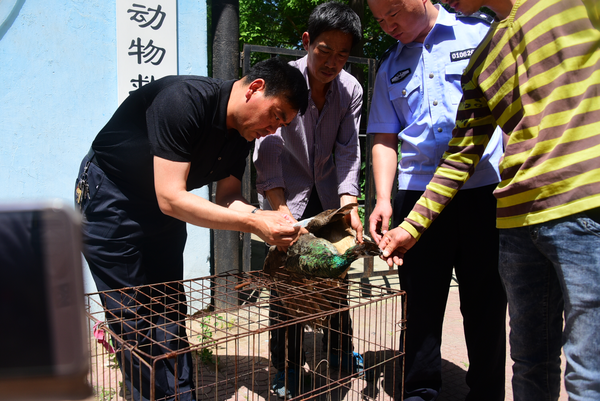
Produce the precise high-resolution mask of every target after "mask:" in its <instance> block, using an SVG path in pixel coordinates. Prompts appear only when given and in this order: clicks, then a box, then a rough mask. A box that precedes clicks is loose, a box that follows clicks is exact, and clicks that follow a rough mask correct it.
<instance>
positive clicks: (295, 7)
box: [240, 0, 395, 58]
mask: <svg viewBox="0 0 600 401" xmlns="http://www.w3.org/2000/svg"><path fill="white" fill-rule="evenodd" d="M324 1H325V0H240V46H243V45H244V44H245V43H248V44H253V45H261V46H271V47H283V48H287V49H302V43H301V38H302V33H304V32H305V31H306V28H307V22H308V17H309V15H310V13H311V11H312V10H313V8H314V7H315V6H316V5H318V4H320V3H323V2H324ZM338 1H340V2H341V3H345V4H350V1H349V0H338ZM354 3H355V4H353V5H352V6H355V7H356V6H357V4H358V7H362V9H363V13H362V15H364V18H362V19H363V21H362V27H363V42H362V44H361V45H362V46H360V47H361V48H362V51H361V50H360V49H358V54H355V55H357V56H361V57H370V58H378V57H379V56H380V55H381V54H382V53H383V52H384V51H385V50H386V49H387V48H388V47H389V46H391V45H392V44H393V43H394V42H395V41H394V39H393V38H391V37H389V36H388V35H386V34H385V33H384V32H383V31H382V30H381V28H379V25H378V24H377V22H376V21H375V20H374V18H373V15H372V14H371V11H370V10H369V8H368V6H367V2H366V0H362V1H356V0H354ZM360 14H361V13H359V15H360Z"/></svg>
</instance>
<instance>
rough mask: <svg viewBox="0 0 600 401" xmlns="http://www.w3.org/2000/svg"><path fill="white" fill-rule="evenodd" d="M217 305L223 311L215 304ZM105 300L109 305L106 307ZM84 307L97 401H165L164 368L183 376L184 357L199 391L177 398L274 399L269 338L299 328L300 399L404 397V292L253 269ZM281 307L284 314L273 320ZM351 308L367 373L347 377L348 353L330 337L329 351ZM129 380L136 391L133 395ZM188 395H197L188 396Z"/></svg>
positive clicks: (90, 299)
mask: <svg viewBox="0 0 600 401" xmlns="http://www.w3.org/2000/svg"><path fill="white" fill-rule="evenodd" d="M213 298H218V299H219V303H218V304H219V305H221V306H220V307H217V308H215V307H213V304H214V302H213ZM100 299H104V300H105V301H106V300H107V299H108V300H110V301H111V302H106V303H105V306H106V307H104V306H103V305H102V304H101V302H100ZM86 303H87V313H88V317H89V330H90V350H91V363H90V366H91V369H90V374H89V382H90V385H91V386H92V387H93V389H94V396H95V399H97V400H102V401H109V400H120V399H125V400H130V399H138V398H139V397H143V398H146V399H149V400H152V401H154V400H160V399H166V397H164V396H161V395H159V394H158V392H157V391H156V390H155V387H156V386H158V385H159V384H158V383H159V382H160V380H161V378H160V377H156V376H157V375H156V373H155V371H156V367H157V366H159V365H161V364H163V365H164V364H165V363H168V364H169V366H170V368H171V370H172V371H173V372H174V374H175V376H176V377H177V375H178V374H180V373H181V372H182V371H183V370H184V369H185V366H184V361H185V360H186V358H188V360H191V361H192V366H193V381H194V384H193V387H194V388H195V390H191V389H190V388H188V389H187V390H184V389H180V388H179V389H178V388H175V391H176V394H177V395H176V396H175V399H180V398H182V399H183V398H184V399H189V397H190V395H191V396H192V397H193V398H192V399H198V400H230V399H231V400H276V399H277V397H276V395H275V394H274V393H273V392H272V391H271V390H270V387H271V383H272V381H273V379H274V377H275V375H276V373H277V370H276V369H275V368H273V364H272V362H273V361H272V359H271V358H272V357H271V353H270V352H269V351H270V348H269V342H270V331H271V330H274V329H278V328H279V329H281V328H283V329H285V330H284V332H285V339H286V340H287V339H288V335H289V332H290V331H291V328H292V327H294V326H295V325H297V324H299V325H300V327H302V330H303V335H302V336H300V347H301V349H302V351H300V352H302V353H303V355H298V356H297V358H292V356H291V355H289V354H288V351H286V354H285V368H284V369H285V371H286V372H288V373H291V370H290V368H291V364H290V360H292V359H295V360H301V359H302V363H303V364H302V366H301V367H300V368H298V369H296V370H295V371H294V373H293V374H294V375H296V376H295V378H294V379H295V380H296V382H297V383H298V384H297V394H296V396H295V397H294V399H315V400H317V399H319V400H320V399H322V400H369V399H374V400H375V399H376V400H401V399H402V386H403V379H402V367H401V364H402V360H403V358H401V357H402V356H403V355H404V350H403V344H404V341H403V337H404V331H405V316H406V310H405V309H406V301H405V293H404V292H403V291H399V290H394V289H391V288H387V287H380V286H375V285H370V284H365V283H361V282H356V281H351V280H350V281H343V280H332V279H327V280H323V279H319V280H307V279H304V278H299V277H293V276H288V275H285V274H282V273H277V274H274V275H267V274H265V273H263V272H251V273H235V274H231V273H228V274H221V275H217V276H210V277H203V278H199V279H193V280H182V281H176V282H169V283H161V284H154V285H149V286H141V287H131V288H124V289H121V290H116V291H108V292H99V293H92V294H86ZM275 305H278V306H279V308H280V309H279V313H278V314H277V315H276V316H275V317H274V316H271V318H270V317H269V309H270V307H271V308H273V307H275ZM346 311H347V315H348V316H349V317H350V319H351V322H352V327H353V333H352V346H353V349H354V351H355V352H358V353H360V354H361V355H362V356H363V358H364V371H362V372H355V373H352V371H350V372H347V371H346V370H345V369H344V361H343V360H342V364H340V363H339V361H340V359H339V358H340V355H343V352H341V353H337V350H335V349H333V350H332V349H330V347H327V346H324V345H323V340H324V339H323V337H327V338H326V340H329V343H330V344H331V340H332V337H333V336H340V337H339V338H342V337H341V335H342V333H341V332H340V330H339V329H337V328H336V327H334V325H332V324H331V322H332V320H333V319H335V316H339V315H340V314H341V313H340V312H346ZM169 326H170V327H171V328H172V327H176V330H175V332H176V333H178V334H177V335H175V336H174V335H172V334H168V333H167V332H168V331H170V332H171V333H173V330H168V327H169ZM401 338H402V341H401ZM336 359H337V363H335V362H336ZM336 365H337V366H336ZM123 375H125V376H126V378H124V377H123ZM142 375H146V377H148V378H149V380H147V379H142ZM290 376H291V375H288V376H287V378H286V380H285V385H286V386H288V385H290V384H289V383H288V381H289V380H291V379H290ZM126 382H127V383H134V387H135V388H137V390H135V389H134V390H133V394H132V388H131V386H130V385H125V383H126ZM141 382H146V383H145V385H140V384H139V383H141ZM175 387H177V386H176V385H175ZM136 391H139V392H140V394H138V393H137V392H136ZM186 392H187V393H190V394H189V395H188V396H187V397H184V394H185V393H186ZM161 397H162V398H161ZM169 399H173V397H172V396H171V397H170V398H169Z"/></svg>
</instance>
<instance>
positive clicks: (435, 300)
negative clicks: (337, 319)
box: [394, 185, 506, 401]
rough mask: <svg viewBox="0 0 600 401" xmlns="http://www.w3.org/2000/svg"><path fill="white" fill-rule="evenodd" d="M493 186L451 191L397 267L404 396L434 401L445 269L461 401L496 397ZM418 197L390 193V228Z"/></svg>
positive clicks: (502, 346)
mask: <svg viewBox="0 0 600 401" xmlns="http://www.w3.org/2000/svg"><path fill="white" fill-rule="evenodd" d="M494 188H495V186H494V185H491V186H486V187H481V188H476V189H466V190H461V191H459V192H458V194H457V195H456V197H455V198H454V199H453V200H452V202H450V204H449V205H448V206H447V207H446V209H445V210H444V211H443V212H442V213H441V214H440V216H439V217H438V218H437V219H436V220H435V222H434V223H433V224H432V225H431V227H430V228H429V229H428V230H427V231H426V232H425V233H424V234H423V236H422V237H421V239H420V240H419V241H418V242H417V244H416V245H415V246H414V247H413V248H411V249H410V250H409V251H408V252H407V253H406V255H405V258H404V264H403V265H402V266H400V271H399V274H400V286H401V288H402V289H403V290H405V291H406V295H407V296H406V299H407V324H406V327H407V330H406V348H405V351H406V359H405V371H404V375H405V394H404V400H405V401H408V400H410V401H413V400H434V399H436V398H437V396H438V394H439V392H440V390H441V387H442V375H441V370H442V369H441V363H442V356H441V352H440V347H441V342H442V324H443V321H444V312H445V309H446V302H447V300H448V291H449V286H450V281H451V279H452V269H453V268H454V269H455V271H456V276H457V280H458V282H459V291H460V309H461V313H462V315H463V319H464V332H465V339H466V343H467V350H468V356H469V368H468V372H467V376H466V382H467V385H468V386H469V388H470V391H469V394H468V396H467V398H466V400H469V401H471V400H485V401H495V400H498V401H501V400H504V388H505V381H504V372H505V358H506V330H505V326H506V295H505V292H504V288H503V286H502V283H501V281H500V276H499V274H498V230H497V229H496V228H495V227H496V217H495V216H496V199H495V198H494V196H493V194H492V191H493V189H494ZM421 194H422V192H419V191H399V192H398V194H397V195H396V197H395V199H394V227H396V226H397V225H398V224H400V223H401V222H402V221H403V220H404V217H406V216H407V215H408V213H409V212H410V211H411V209H412V208H413V206H414V205H415V203H416V201H417V200H418V199H419V197H420V196H421Z"/></svg>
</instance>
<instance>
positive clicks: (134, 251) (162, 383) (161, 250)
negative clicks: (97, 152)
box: [79, 155, 193, 400]
mask: <svg viewBox="0 0 600 401" xmlns="http://www.w3.org/2000/svg"><path fill="white" fill-rule="evenodd" d="M89 158H90V155H88V156H87V157H86V158H84V160H83V162H82V165H81V169H80V172H79V177H81V174H82V171H83V167H84V166H85V164H86V162H87V161H88V160H89ZM88 184H89V187H90V199H88V200H86V201H85V202H84V204H83V210H82V212H83V231H82V233H83V254H84V256H85V258H86V260H87V262H88V265H89V267H90V270H91V272H92V276H93V278H94V281H95V282H96V287H97V289H98V291H109V290H114V289H120V288H124V287H133V286H141V285H147V284H157V283H164V282H168V281H175V280H181V279H183V248H184V245H185V241H186V237H187V234H186V228H185V223H183V222H181V221H179V220H176V219H173V218H170V217H168V216H165V215H163V214H162V213H157V214H153V215H148V216H140V212H139V211H140V210H142V209H145V208H147V204H146V203H145V201H144V200H143V199H140V198H139V197H137V196H136V194H135V193H123V190H122V189H121V188H119V187H118V186H117V185H116V184H115V183H114V182H113V181H112V180H111V179H110V178H109V177H108V176H106V175H105V174H104V172H103V171H102V170H101V169H100V168H99V167H98V166H96V165H95V164H90V165H89V170H88ZM145 210H147V209H145ZM154 288H155V289H156V291H157V293H150V292H149V291H145V292H135V291H133V290H128V291H126V292H124V293H122V294H117V293H108V294H106V295H105V296H103V297H102V303H103V305H104V307H105V308H106V310H107V313H106V318H107V320H112V321H113V322H112V323H111V324H110V329H111V330H112V331H113V332H115V334H117V335H118V336H119V337H120V338H122V339H123V340H125V341H128V342H129V343H130V344H136V345H137V348H138V349H139V350H140V351H142V352H144V353H147V354H148V355H150V356H152V357H154V358H155V359H156V357H159V356H161V355H164V354H168V353H170V352H172V351H176V350H178V349H180V348H182V347H186V346H188V342H187V339H186V330H185V325H182V324H180V322H182V321H183V319H184V318H185V317H186V314H187V307H186V303H185V295H184V293H183V292H182V290H181V288H178V286H173V285H169V286H165V285H156V286H154ZM159 294H160V295H162V296H159ZM153 297H156V298H154V299H152V302H150V298H153ZM166 311H168V312H166ZM151 326H152V327H154V328H153V329H150V327H151ZM158 344H160V345H158ZM138 355H139V353H138ZM117 359H118V360H119V362H120V363H121V368H122V372H123V374H124V376H125V383H126V385H127V387H128V389H129V391H130V392H131V393H132V395H133V398H134V399H135V400H147V399H150V372H149V370H148V368H147V367H146V366H145V365H143V364H142V363H141V361H140V360H139V358H137V357H135V356H132V355H131V353H130V352H128V351H127V350H120V351H119V352H118V353H117ZM146 359H149V358H146ZM153 369H154V377H155V379H156V383H155V387H154V388H155V391H156V393H155V398H156V399H159V398H165V397H166V398H168V399H172V398H173V396H174V394H175V393H176V392H177V393H182V392H186V394H184V395H181V396H180V397H179V399H180V400H188V399H190V398H191V389H192V386H193V383H192V378H193V375H192V372H193V369H192V358H191V354H190V353H189V352H188V353H185V354H184V355H181V356H179V357H178V358H177V369H176V368H175V359H166V358H165V359H159V360H158V362H157V363H156V365H155V366H154V368H153ZM140 370H141V372H140ZM175 370H177V378H175V376H174V372H175ZM140 375H141V380H140ZM140 392H141V395H140Z"/></svg>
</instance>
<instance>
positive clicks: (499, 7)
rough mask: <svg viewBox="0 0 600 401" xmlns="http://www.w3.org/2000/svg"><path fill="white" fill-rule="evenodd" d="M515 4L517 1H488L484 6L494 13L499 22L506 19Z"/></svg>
mask: <svg viewBox="0 0 600 401" xmlns="http://www.w3.org/2000/svg"><path fill="white" fill-rule="evenodd" d="M516 2H517V0H488V1H487V3H486V4H485V6H486V7H489V9H490V10H492V11H493V12H495V13H496V16H497V18H498V19H499V20H504V19H506V18H508V16H509V15H510V12H511V11H512V9H513V6H514V5H515V3H516Z"/></svg>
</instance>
